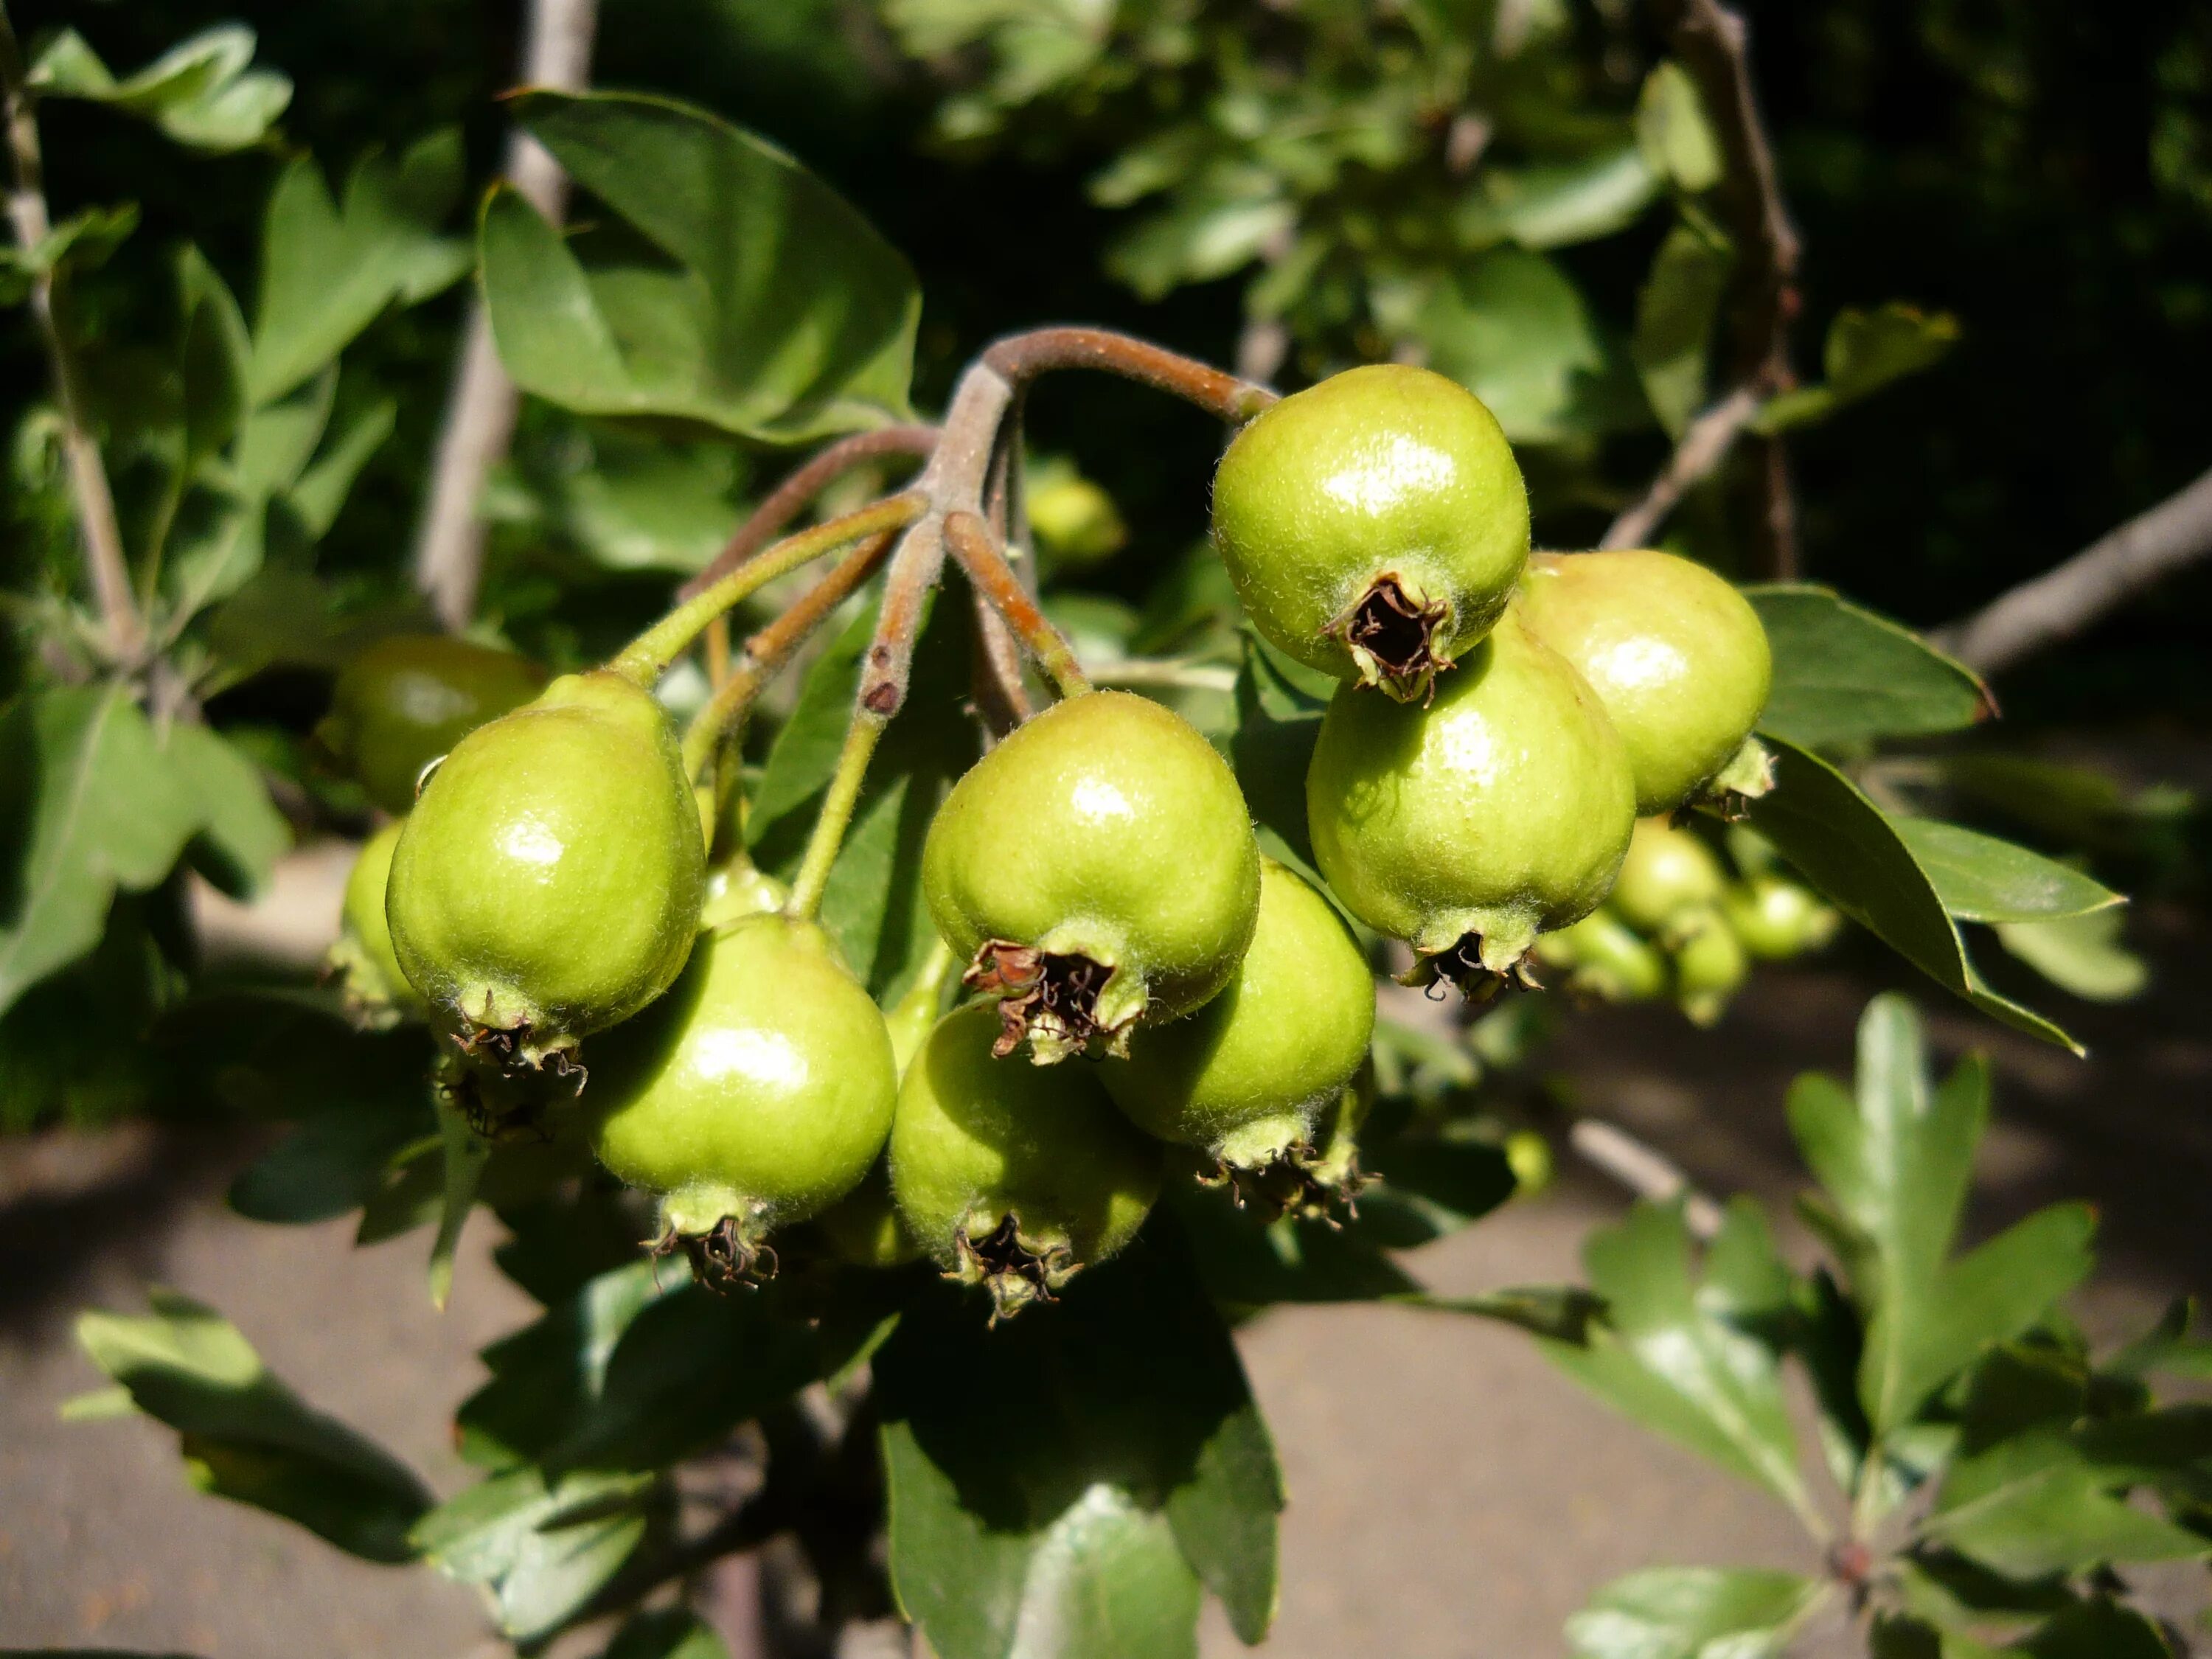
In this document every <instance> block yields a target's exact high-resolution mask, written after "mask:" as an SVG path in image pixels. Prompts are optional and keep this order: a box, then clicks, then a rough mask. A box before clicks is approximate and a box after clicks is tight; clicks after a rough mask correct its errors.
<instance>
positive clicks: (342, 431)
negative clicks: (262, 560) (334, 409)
mask: <svg viewBox="0 0 2212 1659" xmlns="http://www.w3.org/2000/svg"><path fill="white" fill-rule="evenodd" d="M398 415H399V404H398V400H397V399H395V398H378V399H376V400H375V401H374V403H370V404H364V405H363V406H362V408H360V409H358V410H356V411H355V412H354V414H353V416H351V418H349V420H348V421H347V422H346V423H345V424H344V425H343V426H342V427H340V428H338V430H337V434H336V435H334V436H333V437H331V440H330V441H329V442H328V443H326V444H325V445H323V446H322V447H321V449H320V450H319V452H318V453H317V454H316V456H315V459H314V460H313V463H312V464H310V465H308V466H307V468H306V470H305V471H301V473H299V474H298V477H297V480H296V482H295V483H293V485H292V487H291V489H289V490H288V491H286V492H285V494H284V495H283V502H284V505H285V506H286V507H288V508H289V509H290V510H291V512H292V513H293V515H294V517H295V518H296V519H297V520H299V522H300V526H301V529H302V530H303V531H305V532H307V539H308V540H309V541H311V542H319V541H320V540H322V538H324V537H325V536H326V535H328V534H329V533H330V530H331V526H332V525H333V524H336V523H337V516H338V509H339V508H340V507H343V506H344V505H345V499H346V495H347V494H348V493H349V491H350V490H351V489H353V482H354V480H355V479H356V478H357V477H360V476H361V470H362V467H364V466H366V465H368V462H369V458H370V457H371V456H373V455H374V454H375V453H376V452H377V451H378V450H379V449H380V448H382V447H383V446H384V441H385V440H386V439H387V438H389V437H390V436H391V435H392V425H393V423H394V422H396V421H397V420H398Z"/></svg>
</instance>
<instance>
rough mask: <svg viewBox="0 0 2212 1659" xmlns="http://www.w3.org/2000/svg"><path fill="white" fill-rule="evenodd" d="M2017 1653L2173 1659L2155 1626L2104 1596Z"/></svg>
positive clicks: (2045, 1658)
mask: <svg viewBox="0 0 2212 1659" xmlns="http://www.w3.org/2000/svg"><path fill="white" fill-rule="evenodd" d="M2017 1650H2018V1651H2020V1652H2021V1653H2025V1654H2027V1655H2029V1656H2031V1659H2173V1650H2172V1648H2171V1647H2169V1646H2168V1645H2167V1644H2166V1638H2165V1637H2164V1636H2163V1635H2161V1634H2160V1632H2159V1628H2158V1626H2156V1625H2154V1624H2153V1623H2152V1622H2151V1621H2150V1620H2148V1619H2146V1618H2145V1617H2144V1616H2143V1615H2142V1613H2137V1612H2136V1611H2135V1609H2133V1608H2132V1607H2121V1606H2119V1605H2118V1604H2117V1603H2116V1602H2113V1601H2108V1600H2106V1598H2105V1597H2103V1596H2101V1595H2100V1596H2097V1597H2094V1598H2093V1599H2092V1600H2089V1601H2083V1602H2081V1603H2079V1604H2077V1605H2076V1606H2075V1607H2069V1608H2068V1609H2067V1610H2066V1611H2065V1612H2063V1613H2060V1614H2059V1615H2058V1616H2057V1618H2055V1619H2053V1620H2051V1622H2050V1623H2048V1624H2046V1625H2045V1626H2044V1627H2043V1628H2042V1629H2041V1630H2039V1631H2038V1632H2035V1634H2034V1635H2033V1636H2031V1637H2029V1638H2027V1641H2025V1642H2022V1643H2021V1644H2018V1649H2017ZM1944 1659H1951V1656H1950V1654H1949V1653H1948V1650H1947V1651H1946V1653H1945V1655H1944Z"/></svg>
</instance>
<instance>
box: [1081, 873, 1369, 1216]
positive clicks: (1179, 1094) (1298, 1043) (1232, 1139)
mask: <svg viewBox="0 0 2212 1659" xmlns="http://www.w3.org/2000/svg"><path fill="white" fill-rule="evenodd" d="M1374 1031H1375V981H1374V976H1373V975H1372V974H1371V973H1370V970H1369V969H1368V965H1367V958H1366V957H1365V955H1364V953H1363V952H1362V951H1360V949H1359V946H1358V942H1357V941H1356V940H1354V939H1352V935H1351V933H1350V932H1349V931H1348V930H1347V929H1346V927H1345V925H1344V923H1343V921H1341V920H1340V919H1339V917H1338V916H1337V914H1336V912H1335V911H1334V909H1332V908H1330V906H1329V903H1328V900H1327V899H1325V898H1323V897H1322V896H1321V895H1320V894H1319V893H1317V892H1316V891H1315V890H1313V889H1312V888H1311V887H1310V886H1308V885H1307V884H1305V882H1304V881H1303V880H1301V879H1300V878H1298V877H1297V875H1296V874H1294V873H1293V872H1291V871H1289V870H1286V869H1285V868H1284V867H1283V866H1281V865H1279V864H1277V863H1276V862H1275V861H1274V860H1272V859H1270V860H1264V861H1263V862H1262V864H1261V876H1260V917H1259V924H1258V927H1256V928H1255V931H1254V933H1253V935H1252V943H1251V945H1250V947H1249V949H1248V950H1247V951H1245V952H1244V958H1243V962H1242V963H1239V964H1238V966H1237V973H1236V975H1235V977H1233V978H1232V979H1231V981H1229V985H1228V987H1227V988H1226V989H1225V990H1224V991H1223V992H1222V993H1221V994H1220V995H1219V996H1217V997H1215V998H1214V999H1213V1000H1212V1001H1211V1002H1209V1003H1207V1004H1206V1006H1204V1007H1203V1008H1200V1010H1199V1011H1198V1012H1195V1013H1194V1014H1188V1015H1186V1016H1184V1017H1183V1018H1181V1019H1178V1020H1172V1021H1170V1022H1169V1023H1167V1024H1163V1025H1152V1026H1146V1027H1145V1028H1143V1029H1142V1030H1139V1031H1138V1032H1137V1033H1136V1034H1135V1035H1134V1036H1133V1037H1132V1038H1131V1040H1130V1043H1129V1055H1128V1058H1127V1060H1108V1061H1107V1062H1105V1063H1104V1064H1103V1065H1102V1066H1100V1067H1099V1068H1098V1077H1099V1079H1100V1080H1101V1081H1102V1082H1103V1083H1104V1084H1105V1085H1106V1091H1107V1093H1108V1094H1109V1095H1111V1096H1112V1097H1113V1098H1114V1103H1115V1105H1117V1106H1119V1107H1120V1108H1121V1111H1122V1113H1123V1114H1124V1115H1126V1116H1127V1118H1128V1119H1129V1121H1131V1122H1133V1123H1134V1124H1135V1125H1136V1126H1137V1127H1139V1128H1140V1129H1142V1130H1144V1131H1145V1132H1146V1133H1148V1134H1151V1135H1152V1136H1154V1137H1156V1138H1158V1139H1161V1140H1166V1141H1171V1142H1175V1143H1176V1144H1178V1145H1182V1146H1195V1147H1198V1148H1200V1149H1201V1150H1202V1151H1204V1152H1206V1153H1207V1154H1208V1155H1209V1156H1210V1157H1211V1158H1212V1159H1213V1161H1214V1163H1215V1164H1216V1165H1217V1166H1218V1168H1219V1170H1221V1171H1222V1173H1223V1175H1224V1176H1225V1177H1226V1178H1228V1179H1231V1180H1232V1181H1235V1182H1237V1183H1238V1190H1239V1192H1240V1194H1249V1193H1254V1192H1261V1191H1263V1190H1267V1189H1268V1185H1269V1184H1268V1183H1266V1182H1261V1180H1260V1179H1259V1177H1261V1176H1263V1175H1269V1174H1273V1173H1275V1172H1279V1173H1280V1174H1281V1175H1283V1176H1287V1177H1289V1178H1290V1179H1291V1182H1293V1183H1294V1184H1301V1183H1303V1182H1304V1180H1305V1179H1306V1176H1305V1172H1306V1171H1308V1170H1310V1169H1311V1168H1312V1167H1313V1166H1314V1165H1315V1164H1316V1163H1317V1162H1318V1160H1319V1157H1320V1153H1319V1142H1320V1140H1321V1139H1322V1136H1321V1133H1320V1123H1321V1119H1322V1115H1323V1114H1324V1112H1325V1111H1326V1109H1328V1108H1329V1107H1330V1106H1331V1105H1332V1104H1333V1103H1334V1102H1335V1100H1336V1097H1338V1095H1339V1094H1340V1093H1341V1092H1342V1091H1343V1089H1344V1086H1345V1085H1346V1083H1348V1082H1349V1081H1350V1080H1351V1079H1352V1073H1355V1072H1356V1071H1358V1069H1359V1066H1360V1065H1361V1063H1362V1062H1363V1061H1364V1060H1365V1059H1366V1057H1367V1047H1368V1043H1369V1041H1370V1039H1371V1038H1372V1036H1374ZM1274 1184H1277V1185H1279V1184H1280V1183H1279V1182H1276V1183H1274ZM1267 1196H1268V1197H1269V1199H1270V1201H1277V1202H1278V1207H1281V1205H1280V1202H1279V1200H1278V1195H1277V1194H1274V1193H1273V1191H1272V1190H1267Z"/></svg>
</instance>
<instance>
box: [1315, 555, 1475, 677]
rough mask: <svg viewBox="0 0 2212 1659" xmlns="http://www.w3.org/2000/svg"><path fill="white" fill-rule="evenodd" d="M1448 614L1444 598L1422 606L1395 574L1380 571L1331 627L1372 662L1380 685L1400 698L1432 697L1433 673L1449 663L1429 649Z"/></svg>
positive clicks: (1436, 673)
mask: <svg viewBox="0 0 2212 1659" xmlns="http://www.w3.org/2000/svg"><path fill="white" fill-rule="evenodd" d="M1449 614H1450V610H1449V606H1447V605H1443V603H1442V602H1440V601H1439V602H1437V603H1433V604H1429V605H1423V604H1420V603H1419V602H1418V601H1417V600H1415V599H1413V596H1412V595H1410V594H1408V593H1407V592H1406V590H1405V589H1404V588H1403V587H1401V586H1399V582H1398V579H1397V578H1396V577H1395V576H1378V577H1376V579H1375V581H1374V584H1373V585H1372V586H1370V587H1369V588H1368V590H1367V592H1364V593H1363V594H1362V595H1361V596H1360V597H1359V599H1358V603H1357V604H1355V605H1353V606H1352V609H1351V610H1349V611H1346V612H1345V613H1344V615H1343V616H1341V617H1339V618H1338V619H1337V620H1336V621H1335V623H1333V624H1331V626H1330V629H1329V632H1330V633H1332V634H1334V635H1335V636H1336V637H1337V638H1338V639H1340V640H1341V641H1343V642H1344V644H1345V645H1346V647H1348V648H1349V649H1350V650H1351V651H1352V653H1353V654H1354V655H1355V656H1359V657H1364V659H1367V661H1369V662H1371V663H1372V665H1373V668H1374V674H1375V678H1376V680H1377V681H1378V682H1379V683H1380V684H1381V685H1382V687H1383V690H1386V691H1388V692H1389V694H1390V695H1391V696H1394V697H1396V698H1398V699H1399V700H1400V701H1401V702H1411V701H1412V700H1413V698H1415V697H1419V698H1420V699H1421V700H1422V701H1423V702H1428V701H1429V700H1431V698H1433V697H1434V696H1436V677H1437V675H1438V674H1439V673H1441V672H1443V671H1444V670H1445V669H1447V668H1449V667H1450V666H1451V664H1450V663H1449V662H1448V661H1446V660H1445V659H1443V658H1441V657H1438V656H1437V654H1436V653H1435V652H1434V651H1433V650H1432V649H1431V646H1432V645H1433V643H1434V641H1435V639H1436V630H1437V623H1441V622H1442V621H1443V620H1444V618H1445V617H1447V616H1449Z"/></svg>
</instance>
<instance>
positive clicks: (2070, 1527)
mask: <svg viewBox="0 0 2212 1659" xmlns="http://www.w3.org/2000/svg"><path fill="white" fill-rule="evenodd" d="M2106 1484H2107V1483H2106V1482H2105V1481H2104V1480H2100V1478H2099V1476H2098V1475H2097V1474H2096V1473H2095V1472H2093V1470H2091V1469H2089V1468H2085V1467H2082V1466H2081V1465H2079V1464H2076V1463H2072V1462H2065V1463H2061V1464H2058V1465H2057V1466H2055V1467H2052V1468H2044V1469H2039V1470H2037V1471H2035V1472H2033V1473H2032V1474H2027V1475H2026V1476H2024V1477H2022V1478H2021V1479H2020V1480H2013V1481H2008V1482H2006V1483H2004V1484H2003V1485H2001V1486H1997V1487H1996V1488H1994V1489H1993V1490H1991V1491H1990V1492H1984V1493H1983V1494H1982V1495H1981V1496H1979V1497H1978V1498H1970V1499H1968V1500H1967V1501H1966V1502H1965V1503H1963V1504H1958V1505H1956V1506H1954V1507H1952V1508H1948V1509H1945V1510H1942V1511H1941V1512H1940V1513H1937V1514H1936V1515H1932V1516H1929V1518H1928V1519H1927V1520H1926V1521H1924V1522H1922V1523H1921V1527H1920V1535H1921V1536H1922V1537H1923V1538H1925V1539H1928V1540H1929V1541H1933V1542H1935V1543H1937V1544H1941V1545H1942V1546H1944V1547H1948V1548H1949V1549H1953V1550H1956V1551H1957V1552H1958V1553H1960V1554H1961V1555H1963V1556H1966V1557H1967V1558H1968V1559H1971V1560H1974V1561H1978V1562H1979V1563H1981V1565H1984V1566H1985V1567H1988V1568H1990V1570H1992V1571H1996V1572H2000V1573H2002V1574H2004V1575H2005V1576H2006V1577H2011V1578H2040V1577H2045V1576H2047V1575H2050V1574H2053V1573H2067V1574H2073V1573H2080V1572H2086V1571H2088V1570H2089V1569H2090V1568H2092V1567H2095V1566H2100V1565H2106V1564H2107V1563H2127V1562H2142V1561H2178V1560H2188V1559H2193V1558H2196V1557H2199V1556H2203V1555H2204V1554H2206V1553H2212V1541H2208V1540H2206V1539H2204V1538H2202V1537H2200V1536H2198V1535H2197V1534H2196V1533H2193V1532H2191V1531H2190V1530H2189V1529H2188V1528H2185V1527H2178V1526H2176V1525H2174V1524H2173V1523H2172V1522H2170V1521H2166V1520H2163V1519H2161V1518H2160V1517H2159V1516H2155V1515H2152V1514H2149V1513H2148V1512H2147V1511H2145V1510H2139V1509H2136V1507H2135V1506H2134V1505H2132V1504H2129V1503H2127V1502H2126V1501H2125V1500H2124V1499H2123V1498H2117V1497H2114V1496H2113V1495H2112V1493H2111V1492H2108V1491H2107V1490H2106Z"/></svg>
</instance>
